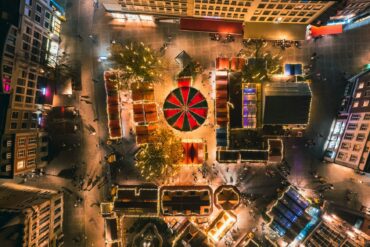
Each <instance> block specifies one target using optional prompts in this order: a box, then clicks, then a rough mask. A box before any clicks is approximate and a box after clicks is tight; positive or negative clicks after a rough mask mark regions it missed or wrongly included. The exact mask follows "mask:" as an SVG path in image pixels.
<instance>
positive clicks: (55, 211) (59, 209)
mask: <svg viewBox="0 0 370 247" xmlns="http://www.w3.org/2000/svg"><path fill="white" fill-rule="evenodd" d="M61 211H62V209H61V208H60V207H59V208H57V209H55V210H54V214H55V215H56V214H59V213H60V212H61Z"/></svg>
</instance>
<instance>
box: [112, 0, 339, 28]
mask: <svg viewBox="0 0 370 247" xmlns="http://www.w3.org/2000/svg"><path fill="white" fill-rule="evenodd" d="M334 2H335V1H303V0H300V1H298V0H177V1H172V0H159V1H154V0H139V1H134V0H118V4H119V5H121V11H120V12H123V13H131V14H150V15H156V16H157V15H158V16H176V17H194V18H203V17H208V18H216V19H224V20H234V21H246V22H276V23H296V24H309V23H311V22H312V21H313V20H315V19H316V18H317V17H318V16H319V15H320V14H321V13H323V12H324V11H325V10H327V9H328V8H329V7H330V6H331V5H333V4H334ZM115 9H116V10H117V9H120V8H119V7H118V8H117V7H116V8H115Z"/></svg>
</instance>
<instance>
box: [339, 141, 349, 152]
mask: <svg viewBox="0 0 370 247" xmlns="http://www.w3.org/2000/svg"><path fill="white" fill-rule="evenodd" d="M340 148H341V149H346V150H348V149H349V148H351V144H350V143H347V142H343V143H342V145H341V146H340Z"/></svg>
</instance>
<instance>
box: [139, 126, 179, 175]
mask: <svg viewBox="0 0 370 247" xmlns="http://www.w3.org/2000/svg"><path fill="white" fill-rule="evenodd" d="M152 135H153V136H152V140H155V142H153V143H147V144H143V145H142V146H141V148H140V150H139V152H138V153H137V154H136V167H137V168H138V169H139V172H140V174H141V176H142V177H143V178H144V179H146V180H150V181H153V180H161V179H162V178H166V177H168V176H169V175H171V174H173V172H174V171H175V170H176V169H175V165H176V164H178V163H179V162H180V161H181V160H182V158H183V152H184V151H183V147H182V143H181V139H180V138H178V137H176V136H175V134H174V132H173V131H172V130H170V129H167V128H159V129H157V130H156V131H155V132H154V133H153V134H152Z"/></svg>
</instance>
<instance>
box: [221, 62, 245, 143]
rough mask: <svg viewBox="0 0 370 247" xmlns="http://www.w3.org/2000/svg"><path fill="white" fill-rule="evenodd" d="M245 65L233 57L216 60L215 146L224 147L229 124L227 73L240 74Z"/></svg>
mask: <svg viewBox="0 0 370 247" xmlns="http://www.w3.org/2000/svg"><path fill="white" fill-rule="evenodd" d="M244 65H245V59H244V58H239V57H233V58H231V59H229V58H227V57H218V58H216V72H215V74H216V78H215V87H216V88H215V91H216V97H215V115H216V116H215V118H216V124H217V125H218V128H217V129H216V137H217V146H220V147H226V146H227V145H228V144H227V127H228V123H229V110H228V107H229V106H228V101H229V94H228V83H229V72H240V71H241V70H242V68H243V66H244Z"/></svg>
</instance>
